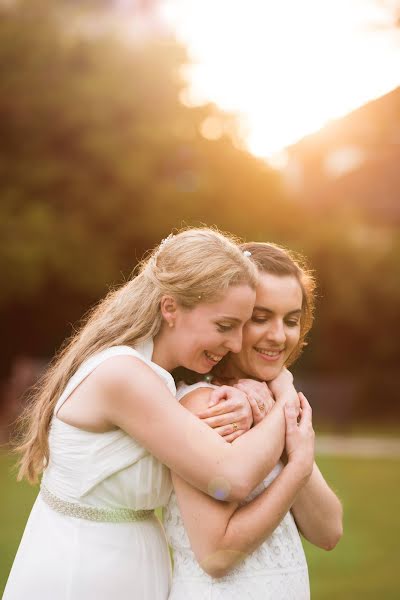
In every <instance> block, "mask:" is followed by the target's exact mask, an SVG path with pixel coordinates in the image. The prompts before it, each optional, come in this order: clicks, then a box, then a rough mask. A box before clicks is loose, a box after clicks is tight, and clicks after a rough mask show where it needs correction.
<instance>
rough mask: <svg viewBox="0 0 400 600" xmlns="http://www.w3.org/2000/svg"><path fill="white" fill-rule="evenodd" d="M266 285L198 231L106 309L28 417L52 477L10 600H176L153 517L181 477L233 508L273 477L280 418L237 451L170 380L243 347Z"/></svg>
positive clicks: (57, 368)
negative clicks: (275, 427) (274, 432)
mask: <svg viewBox="0 0 400 600" xmlns="http://www.w3.org/2000/svg"><path fill="white" fill-rule="evenodd" d="M256 282H257V272H256V268H255V266H254V264H253V263H252V262H251V261H250V260H249V259H248V257H246V255H245V254H244V253H243V251H242V250H241V249H240V248H239V247H238V245H237V244H236V243H235V242H234V241H233V240H232V239H229V238H228V237H227V236H223V235H221V234H219V233H218V232H216V231H213V230H210V229H188V230H185V231H182V232H180V233H178V234H177V235H175V236H170V237H169V238H167V240H165V241H164V242H163V243H162V244H161V245H160V246H159V247H158V248H157V249H156V250H155V251H154V252H153V253H152V254H150V256H149V257H148V259H147V260H146V261H144V262H143V263H142V264H141V266H140V269H139V271H138V274H137V275H136V276H135V277H133V278H132V279H131V280H130V281H128V282H127V283H126V284H125V285H124V286H122V287H121V288H120V289H118V290H116V291H114V292H111V293H110V294H109V295H108V296H107V297H106V298H105V299H104V300H103V301H102V302H101V303H100V304H99V306H98V307H97V308H95V309H94V311H93V312H92V314H91V315H90V316H89V318H88V319H87V321H86V324H84V325H83V327H82V328H81V330H80V331H79V332H78V333H77V334H76V336H75V337H74V338H73V339H72V341H70V343H69V344H68V345H67V346H66V347H65V349H64V350H63V351H62V352H61V354H60V355H59V356H58V357H57V358H56V360H55V362H54V364H53V365H52V366H51V367H50V369H49V370H48V372H47V373H46V374H45V376H44V378H43V379H42V381H41V382H40V384H39V386H38V387H37V389H36V391H35V393H34V395H33V399H32V403H31V404H30V406H29V408H28V410H27V413H26V415H25V421H26V432H25V435H24V438H23V439H22V441H21V444H20V447H19V450H20V452H21V463H20V476H21V477H27V478H28V479H29V480H30V481H35V480H36V479H37V478H38V476H39V475H40V474H41V473H42V471H43V477H42V484H41V491H40V493H39V496H38V498H37V500H36V503H35V505H34V507H33V509H32V512H31V515H30V518H29V521H28V524H27V527H26V530H25V533H24V536H23V538H22V541H21V544H20V548H19V550H18V553H17V556H16V559H15V561H14V565H13V568H12V571H11V574H10V577H9V580H8V584H7V587H6V590H5V593H4V596H3V599H4V600H21V598H29V599H30V600H54V599H55V598H56V599H57V600H110V598H113V600H128V599H129V600H131V599H132V598H138V599H140V600H165V599H166V597H167V595H168V590H169V578H170V562H169V555H168V549H167V544H166V541H165V536H164V533H163V530H162V528H161V526H160V524H159V522H158V520H157V519H156V518H155V517H154V515H153V509H154V508H155V507H157V506H162V505H163V504H165V503H166V502H167V500H168V497H169V495H170V492H171V481H170V473H169V469H168V467H169V468H171V469H174V470H175V471H176V472H177V473H178V474H179V476H180V477H182V478H183V480H186V481H188V482H190V484H191V485H193V486H195V487H197V488H199V489H201V490H202V491H204V492H206V493H209V494H213V495H214V496H215V497H219V495H220V490H221V489H223V491H224V498H226V499H229V500H241V499H243V498H245V497H246V496H247V494H248V493H249V491H250V490H251V489H253V487H254V486H255V485H256V484H257V483H259V482H260V481H262V479H263V478H264V477H265V475H266V474H267V473H268V472H269V471H270V469H271V467H272V465H271V462H270V459H269V455H270V454H271V442H270V439H271V424H270V423H269V422H268V421H267V420H265V421H263V422H261V423H260V424H259V425H257V426H256V427H254V428H253V430H252V431H251V432H250V433H249V434H248V435H246V436H245V437H243V440H242V439H240V440H238V442H237V444H235V445H231V444H229V443H227V442H226V441H225V440H224V439H223V438H221V437H220V436H218V435H214V434H213V432H212V430H211V428H210V427H209V426H208V425H206V424H204V423H202V422H200V421H199V420H198V419H196V418H194V417H193V415H191V414H190V413H189V411H187V410H185V409H184V408H183V407H181V406H180V405H179V403H178V402H176V401H175V395H174V394H175V385H174V381H173V378H172V376H171V375H170V371H172V370H173V369H174V368H175V367H177V366H179V365H182V366H184V367H187V368H189V369H191V370H194V371H196V372H199V373H203V374H204V373H207V372H208V371H210V369H211V368H212V367H213V366H215V365H216V364H218V362H219V360H221V359H222V358H223V356H225V355H226V354H227V353H228V352H229V351H232V352H236V351H238V350H239V349H240V346H241V339H242V328H243V325H244V323H245V322H246V321H247V320H248V319H249V318H250V316H251V313H252V310H253V306H254V298H255V286H256ZM235 394H236V395H235ZM237 394H240V401H239V405H241V404H242V405H243V398H244V394H243V392H240V391H239V390H234V392H232V391H231V388H222V390H217V393H216V395H215V397H214V399H213V400H214V401H217V400H218V399H220V398H224V397H227V398H228V400H227V402H228V404H229V406H235V402H236V408H237V406H238V402H237V400H238V396H237ZM284 394H286V395H287V397H288V398H289V399H290V398H293V397H294V396H295V390H294V388H293V389H289V391H288V392H287V391H285V392H284ZM235 398H236V400H235ZM232 403H233V404H232Z"/></svg>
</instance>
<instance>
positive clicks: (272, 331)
mask: <svg viewBox="0 0 400 600" xmlns="http://www.w3.org/2000/svg"><path fill="white" fill-rule="evenodd" d="M269 325H270V326H269V327H268V332H267V337H268V339H269V340H271V341H273V342H274V343H275V344H284V343H285V342H286V333H285V325H284V323H283V321H282V320H281V319H275V320H273V321H271V322H270V324H269Z"/></svg>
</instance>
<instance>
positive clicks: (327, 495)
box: [165, 243, 342, 600]
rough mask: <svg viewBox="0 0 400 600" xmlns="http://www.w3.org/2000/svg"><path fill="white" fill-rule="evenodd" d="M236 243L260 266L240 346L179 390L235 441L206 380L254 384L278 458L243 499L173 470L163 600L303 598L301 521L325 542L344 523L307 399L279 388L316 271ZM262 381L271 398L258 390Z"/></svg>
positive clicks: (307, 315)
mask: <svg viewBox="0 0 400 600" xmlns="http://www.w3.org/2000/svg"><path fill="white" fill-rule="evenodd" d="M242 249H244V250H245V251H246V252H250V253H251V259H252V260H253V261H254V262H255V264H256V265H257V267H258V270H259V273H260V278H259V283H258V286H257V293H256V303H255V307H254V310H253V314H252V317H251V320H250V321H248V322H247V323H246V325H245V326H244V330H243V344H242V349H241V351H240V352H239V353H237V354H230V355H227V356H226V358H225V359H224V360H223V361H221V362H220V363H219V365H218V366H217V367H215V368H214V370H213V373H214V379H213V383H214V386H211V384H209V383H204V382H199V383H197V384H194V385H187V384H183V385H180V386H179V388H178V394H177V397H178V398H179V399H181V403H182V404H183V405H184V406H186V408H188V409H189V410H191V411H192V412H193V413H194V414H197V415H199V416H201V417H202V418H205V419H206V422H208V424H209V425H211V426H212V427H213V428H214V431H215V432H218V433H219V434H220V435H222V436H225V439H226V440H228V441H232V442H233V445H235V444H236V443H237V441H238V438H239V436H240V438H239V439H243V438H246V436H247V435H248V434H247V433H245V434H244V435H242V434H243V433H244V432H243V431H240V430H239V429H238V427H235V422H234V420H233V418H232V416H230V415H226V414H225V415H222V414H220V411H221V406H220V405H218V406H216V407H214V408H212V409H209V410H207V404H208V401H209V395H210V391H211V390H210V389H208V388H209V387H216V386H215V384H218V383H219V384H221V383H224V384H229V385H235V386H237V387H238V388H239V389H242V390H244V391H247V392H250V391H251V392H252V395H251V396H252V397H251V402H252V406H253V411H254V417H255V421H256V422H257V421H260V420H261V421H262V420H264V421H270V422H271V423H274V426H275V427H274V433H273V435H272V440H273V441H274V443H275V447H274V448H273V450H272V453H271V455H270V457H271V458H273V460H274V464H275V465H276V466H275V467H274V469H273V470H272V471H271V473H270V474H269V475H268V477H267V478H266V479H265V480H264V481H263V483H262V484H260V485H259V486H258V487H257V488H256V489H255V490H254V491H253V492H252V494H251V495H250V496H249V497H248V498H247V499H246V502H245V503H239V502H237V501H236V502H235V501H233V502H226V503H221V502H216V501H215V500H213V499H212V498H210V497H209V496H206V495H205V494H203V493H202V492H200V491H199V490H198V489H195V488H193V487H192V486H190V484H188V483H187V482H186V481H183V480H182V479H181V478H180V477H179V476H178V475H176V474H173V482H174V488H175V493H174V494H173V495H172V496H171V499H170V502H169V504H168V506H167V511H166V518H165V527H166V533H167V536H168V538H169V541H170V544H171V546H172V548H173V551H174V575H173V585H172V589H171V593H170V596H169V600H186V599H190V600H203V599H204V598H210V599H211V598H212V599H213V600H214V599H215V600H217V599H218V600H225V599H226V600H236V599H237V600H241V599H242V598H248V600H267V599H271V600H288V599H293V600H307V599H308V598H309V595H310V592H309V581H308V570H307V563H306V560H305V556H304V551H303V548H302V544H301V540H300V536H299V532H298V530H300V531H301V532H302V534H303V535H304V536H305V537H306V538H307V539H308V540H309V541H311V542H312V543H314V544H316V545H317V546H320V547H322V548H325V549H331V548H333V547H334V546H335V544H336V543H337V541H338V539H339V538H340V536H341V532H342V508H341V505H340V502H339V500H338V499H337V497H336V496H335V494H334V493H333V492H332V490H331V489H330V488H329V487H328V485H327V484H326V482H325V481H324V479H323V477H322V475H321V473H320V471H319V469H318V467H317V466H316V464H315V462H314V432H313V429H312V420H311V409H310V406H309V404H308V402H307V400H306V399H305V397H304V396H302V395H300V402H299V408H300V411H299V410H298V408H297V407H296V406H295V405H293V404H291V405H290V406H289V405H288V404H287V403H286V405H285V403H284V402H282V399H281V395H282V390H283V389H285V387H287V386H289V387H291V386H292V377H291V375H290V373H289V372H288V371H287V369H286V366H287V365H289V364H291V363H292V362H293V361H294V360H295V359H296V358H297V357H298V356H299V354H300V352H301V349H302V347H303V345H304V343H305V337H306V334H307V332H308V331H309V329H310V327H311V325H312V320H313V306H314V300H313V292H314V280H313V278H312V276H311V274H310V273H309V272H307V270H306V269H305V268H304V267H302V266H301V264H300V263H299V261H298V260H296V259H295V258H294V257H293V256H292V255H291V254H290V253H289V252H287V251H286V250H284V249H283V248H279V247H278V246H275V245H272V244H263V243H250V244H245V245H243V246H242ZM265 382H268V385H269V387H270V390H271V396H270V398H269V400H268V402H265V400H264V399H263V397H262V395H263V393H264V391H265V388H266V387H267V386H266V383H265ZM204 386H207V387H204ZM257 394H259V396H258V397H257ZM298 419H299V422H298ZM284 449H285V452H286V458H285V461H284V463H285V464H282V462H280V461H279V459H280V457H281V454H282V451H283V450H284Z"/></svg>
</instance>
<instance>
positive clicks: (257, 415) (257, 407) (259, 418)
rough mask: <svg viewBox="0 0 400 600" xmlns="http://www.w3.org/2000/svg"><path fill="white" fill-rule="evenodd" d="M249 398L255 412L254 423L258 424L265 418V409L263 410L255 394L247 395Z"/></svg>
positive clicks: (252, 410)
mask: <svg viewBox="0 0 400 600" xmlns="http://www.w3.org/2000/svg"><path fill="white" fill-rule="evenodd" d="M247 397H248V399H249V404H250V407H251V412H252V413H253V421H254V424H255V425H256V424H257V423H259V422H260V421H262V420H263V418H264V414H265V413H264V411H262V410H261V408H260V406H261V404H260V405H259V404H258V403H257V401H256V399H255V398H253V396H247Z"/></svg>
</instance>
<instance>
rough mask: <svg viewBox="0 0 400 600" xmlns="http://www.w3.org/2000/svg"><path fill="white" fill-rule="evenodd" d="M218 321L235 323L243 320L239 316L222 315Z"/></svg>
mask: <svg viewBox="0 0 400 600" xmlns="http://www.w3.org/2000/svg"><path fill="white" fill-rule="evenodd" d="M218 321H234V322H235V323H239V324H240V323H241V322H242V320H241V319H238V318H237V317H228V316H227V315H222V316H221V317H218Z"/></svg>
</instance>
